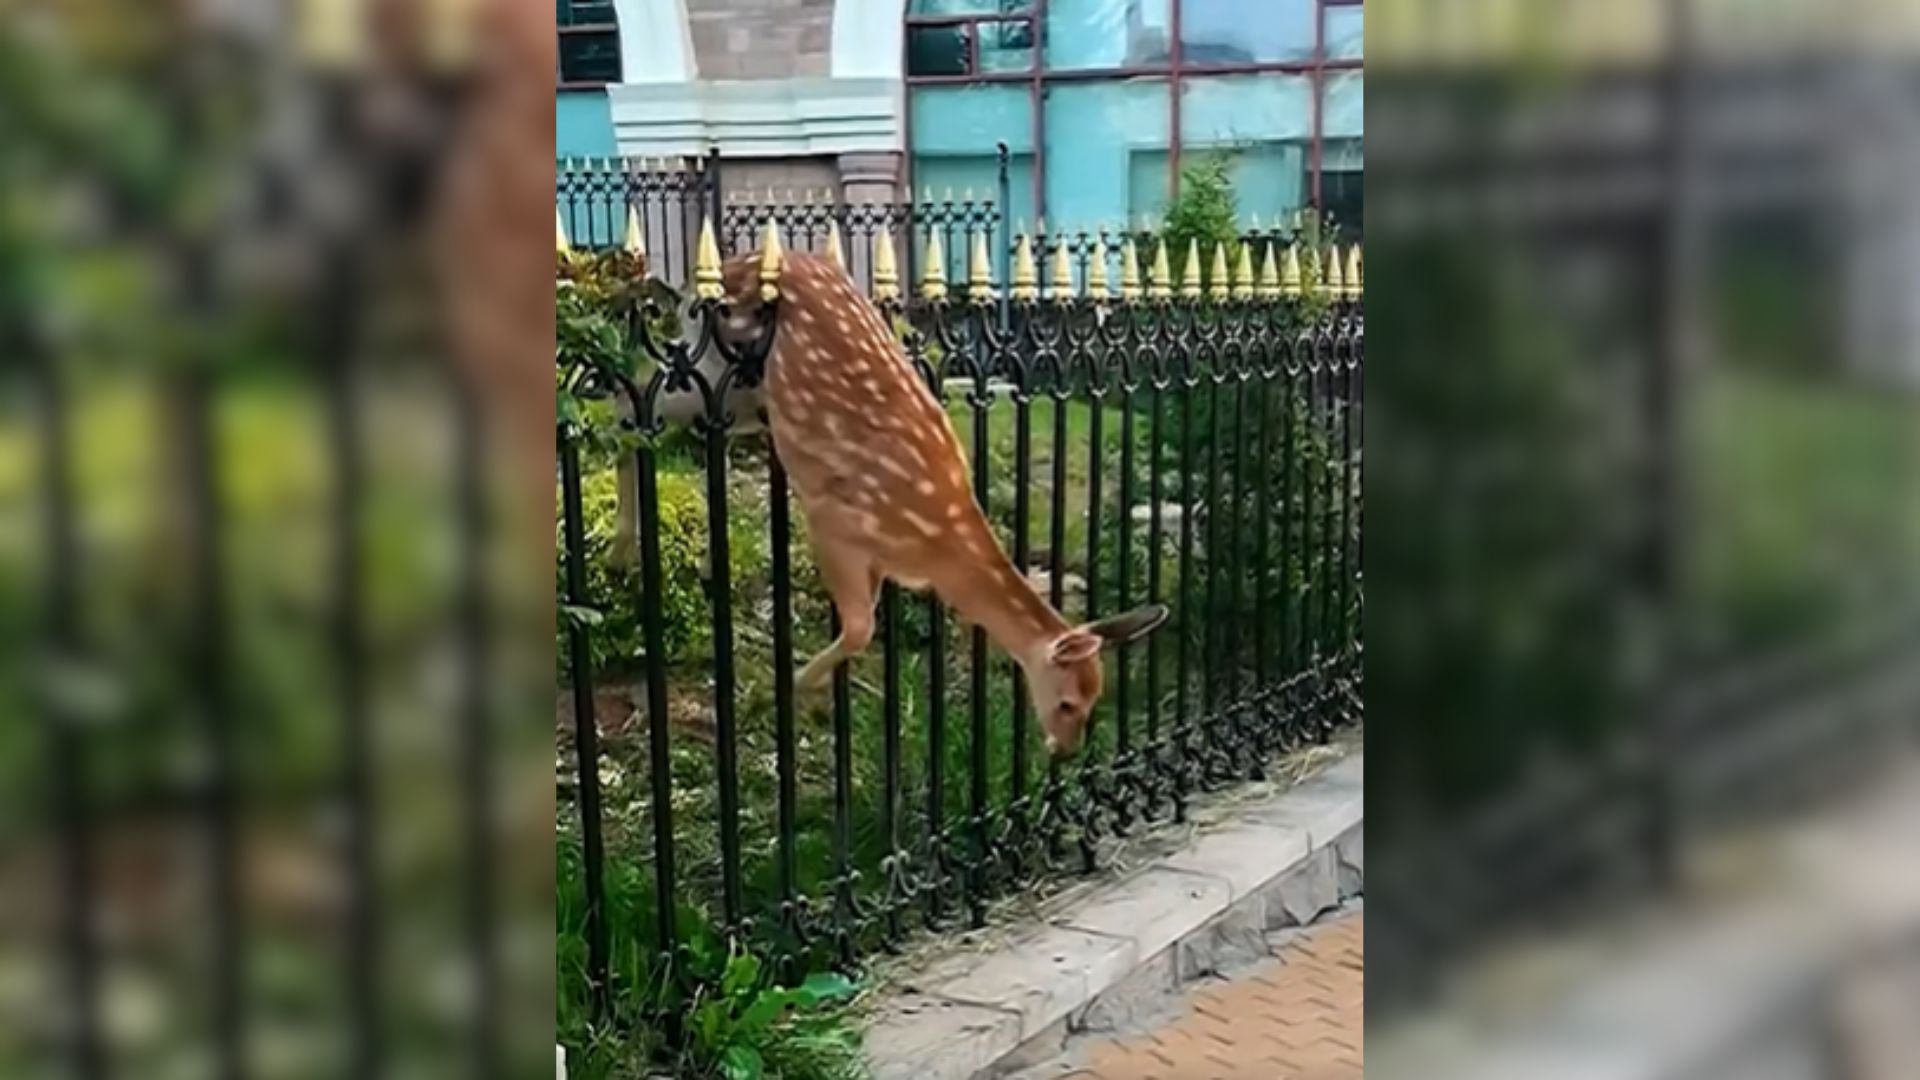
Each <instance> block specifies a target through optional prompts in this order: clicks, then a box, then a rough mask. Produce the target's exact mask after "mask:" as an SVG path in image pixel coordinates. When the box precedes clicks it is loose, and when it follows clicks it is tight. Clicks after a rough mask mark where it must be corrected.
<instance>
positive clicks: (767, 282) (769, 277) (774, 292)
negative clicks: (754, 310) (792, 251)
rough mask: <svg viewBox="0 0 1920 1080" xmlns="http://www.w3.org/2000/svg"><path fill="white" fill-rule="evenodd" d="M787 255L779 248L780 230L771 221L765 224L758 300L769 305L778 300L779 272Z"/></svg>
mask: <svg viewBox="0 0 1920 1080" xmlns="http://www.w3.org/2000/svg"><path fill="white" fill-rule="evenodd" d="M786 259H787V253H786V251H785V250H783V249H782V248H781V246H780V230H779V229H778V228H776V227H775V226H774V224H773V222H772V221H768V222H767V228H766V231H765V234H764V238H763V240H762V241H761V251H760V300H761V302H762V303H767V304H771V303H773V302H774V301H775V300H778V299H780V270H781V267H782V266H783V265H784V264H785V263H786Z"/></svg>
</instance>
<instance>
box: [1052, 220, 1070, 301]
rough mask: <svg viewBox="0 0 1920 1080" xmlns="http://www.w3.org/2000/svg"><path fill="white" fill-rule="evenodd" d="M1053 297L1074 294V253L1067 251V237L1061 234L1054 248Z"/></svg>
mask: <svg viewBox="0 0 1920 1080" xmlns="http://www.w3.org/2000/svg"><path fill="white" fill-rule="evenodd" d="M1052 289H1053V298H1054V299H1055V300H1059V299H1061V298H1063V297H1069V296H1074V295H1076V293H1075V292H1074V290H1073V255H1072V254H1071V253H1069V252H1068V251H1067V237H1066V234H1065V233H1062V234H1060V242H1059V243H1058V244H1056V245H1054V249H1053V284H1052Z"/></svg>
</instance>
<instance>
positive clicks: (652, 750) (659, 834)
mask: <svg viewBox="0 0 1920 1080" xmlns="http://www.w3.org/2000/svg"><path fill="white" fill-rule="evenodd" d="M634 413H635V415H636V416H640V417H643V418H644V417H645V415H646V413H647V409H646V408H645V403H644V402H638V401H636V402H635V403H634ZM644 426H645V425H644V424H643V427H644ZM574 453H575V455H576V459H575V473H576V475H575V480H574V491H575V495H574V501H573V510H572V513H573V514H574V518H573V519H572V520H571V521H570V522H569V527H570V528H574V527H576V526H577V525H578V522H579V514H580V510H579V505H578V490H579V479H578V468H579V466H578V458H577V455H578V451H577V450H576V451H575V452H574ZM634 462H635V466H636V467H635V470H634V471H635V472H636V473H638V476H637V477H636V480H637V481H638V487H639V496H640V634H641V644H642V646H643V647H644V648H645V649H646V653H647V656H646V664H647V771H648V778H649V780H651V782H652V783H651V786H652V792H651V797H652V802H653V807H652V809H653V891H654V935H653V936H654V950H655V953H656V957H657V960H658V962H659V963H660V964H661V965H662V968H663V969H668V968H670V967H671V964H672V960H673V953H674V945H675V942H676V940H677V934H676V931H675V926H674V910H673V897H674V850H673V756H672V747H671V745H670V744H669V743H668V740H667V724H668V719H667V619H666V612H665V610H664V609H663V607H662V606H661V600H662V595H661V594H662V592H663V590H664V589H665V587H666V583H665V582H664V581H663V580H662V579H663V578H664V576H665V575H664V574H663V573H662V564H661V561H660V560H661V555H660V473H659V461H658V459H657V457H656V451H655V450H654V448H653V444H652V442H651V441H650V440H649V441H647V442H644V443H642V444H641V446H640V447H639V448H638V449H637V450H636V451H634ZM583 539H584V537H583V536H581V537H580V538H579V539H576V537H575V534H573V533H570V534H569V539H568V541H567V543H568V546H569V548H570V550H573V551H578V550H580V548H579V546H578V544H579V542H580V540H583ZM568 573H569V575H571V574H572V568H571V566H569V568H568ZM569 588H571V586H569ZM568 648H569V650H570V651H573V652H575V653H576V654H579V653H581V652H583V651H584V642H583V643H582V644H579V645H575V644H569V646H568ZM789 666H791V665H789ZM580 681H581V680H580V679H579V677H578V673H577V670H576V675H575V684H576V689H575V691H574V693H575V695H576V697H575V700H576V701H578V694H579V690H578V689H577V686H578V684H579V682H580ZM583 760H584V759H583ZM582 779H583V781H584V774H583V777H582ZM582 790H583V791H584V786H583V788H582ZM594 790H595V802H596V807H597V803H598V792H599V778H598V777H597V776H596V777H595V778H594ZM582 819H583V820H582V824H583V825H584V824H585V822H586V820H587V818H586V815H585V809H584V803H583V808H582ZM591 820H592V822H593V825H592V828H593V829H594V837H595V839H594V841H593V849H594V851H595V852H597V851H598V849H599V839H598V836H599V815H598V813H597V812H596V813H595V815H594V816H593V818H592V819H591ZM587 865H588V866H589V867H590V868H591V869H590V870H589V876H588V878H587V880H588V882H589V889H590V890H592V889H594V887H595V883H597V882H598V881H599V869H598V865H597V863H596V862H594V861H591V860H590V861H589V862H588V864H587ZM597 895H598V894H597V892H592V891H590V893H589V897H590V900H589V902H590V903H592V899H591V898H592V897H594V896H597ZM588 910H589V911H594V910H597V909H596V908H593V907H589V909H588ZM592 941H593V939H592V937H591V934H589V938H588V942H589V945H591V944H592Z"/></svg>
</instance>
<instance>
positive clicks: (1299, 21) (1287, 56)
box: [1180, 0, 1320, 66]
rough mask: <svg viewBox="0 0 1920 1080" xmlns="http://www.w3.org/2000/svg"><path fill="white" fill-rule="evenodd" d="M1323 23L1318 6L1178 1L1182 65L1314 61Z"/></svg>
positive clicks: (1290, 1)
mask: <svg viewBox="0 0 1920 1080" xmlns="http://www.w3.org/2000/svg"><path fill="white" fill-rule="evenodd" d="M1319 18H1320V6H1319V3H1318V0H1262V2H1261V3H1258V4H1248V3H1246V2H1245V0H1180V51H1181V54H1182V60H1183V61H1184V62H1185V63H1188V64H1193V65H1195V66H1202V65H1208V64H1254V63H1263V62H1264V63H1281V62H1287V61H1294V62H1300V61H1307V60H1311V59H1313V47H1314V40H1315V37H1316V35H1317V34H1318V33H1319V29H1318V21H1319Z"/></svg>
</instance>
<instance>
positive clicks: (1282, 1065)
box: [1065, 912, 1364, 1080]
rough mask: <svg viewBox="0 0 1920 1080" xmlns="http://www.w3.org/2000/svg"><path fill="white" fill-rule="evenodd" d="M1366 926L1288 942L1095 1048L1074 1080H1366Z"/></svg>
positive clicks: (1354, 924)
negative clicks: (1168, 1015)
mask: <svg viewBox="0 0 1920 1080" xmlns="http://www.w3.org/2000/svg"><path fill="white" fill-rule="evenodd" d="M1362 921H1363V916H1362V915H1361V914H1360V913H1358V912H1356V913H1354V914H1352V915H1348V916H1346V917H1343V918H1339V919H1336V920H1334V921H1331V922H1327V923H1325V924H1322V925H1319V926H1315V927H1313V928H1311V929H1308V930H1306V931H1304V932H1302V933H1299V934H1297V935H1294V936H1292V937H1290V938H1288V939H1285V940H1284V942H1283V943H1282V944H1280V945H1279V946H1278V947H1277V948H1276V950H1275V953H1276V956H1275V959H1273V960H1271V961H1268V962H1266V963H1264V964H1261V965H1260V966H1258V967H1255V968H1251V969H1248V970H1246V971H1243V972H1239V973H1237V974H1235V975H1234V976H1233V977H1232V978H1230V979H1228V980H1226V981H1223V982H1219V983H1215V984H1213V985H1211V986H1208V987H1206V988H1204V989H1200V990H1197V991H1194V992H1191V993H1189V994H1188V995H1187V997H1186V1000H1185V1002H1184V1003H1183V1005H1182V1009H1183V1011H1182V1013H1181V1014H1180V1015H1178V1016H1176V1017H1175V1018H1173V1019H1171V1020H1169V1021H1168V1022H1166V1023H1165V1024H1163V1025H1161V1026H1160V1027H1157V1028H1156V1029H1154V1030H1153V1031H1150V1032H1147V1033H1144V1034H1139V1035H1129V1036H1117V1037H1107V1038H1101V1039H1099V1040H1097V1041H1096V1040H1089V1043H1088V1044H1087V1045H1086V1046H1084V1047H1083V1048H1081V1050H1080V1053H1079V1054H1078V1055H1076V1056H1077V1057H1078V1058H1079V1059H1080V1061H1081V1062H1083V1064H1082V1065H1081V1066H1080V1067H1079V1068H1078V1069H1077V1070H1075V1071H1072V1072H1068V1073H1066V1074H1065V1076H1066V1077H1071V1078H1073V1080H1360V1077H1361V1074H1362V1058H1361V1031H1362V1019H1361V1013H1362V1010H1361V1006H1362V997H1363V994H1362V980H1363V971H1364V967H1363V964H1362Z"/></svg>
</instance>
